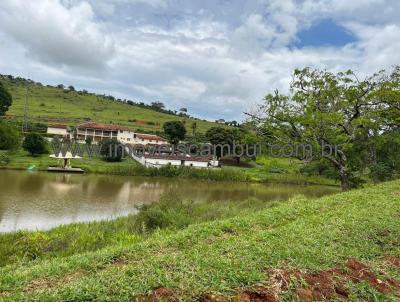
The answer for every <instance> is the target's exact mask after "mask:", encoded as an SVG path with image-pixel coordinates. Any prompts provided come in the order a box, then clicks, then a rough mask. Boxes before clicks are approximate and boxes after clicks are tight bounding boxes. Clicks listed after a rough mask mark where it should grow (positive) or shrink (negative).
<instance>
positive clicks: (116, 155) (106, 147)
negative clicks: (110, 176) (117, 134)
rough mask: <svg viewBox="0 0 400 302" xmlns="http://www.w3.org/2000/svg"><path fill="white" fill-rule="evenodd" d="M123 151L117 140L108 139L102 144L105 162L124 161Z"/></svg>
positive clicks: (101, 151) (101, 152) (101, 150)
mask: <svg viewBox="0 0 400 302" xmlns="http://www.w3.org/2000/svg"><path fill="white" fill-rule="evenodd" d="M123 152H124V151H123V150H122V148H121V144H120V143H119V142H118V140H117V139H115V138H114V139H107V140H104V141H102V142H101V149H100V154H101V155H102V156H103V157H104V159H105V160H107V161H110V162H119V161H121V160H122V155H123Z"/></svg>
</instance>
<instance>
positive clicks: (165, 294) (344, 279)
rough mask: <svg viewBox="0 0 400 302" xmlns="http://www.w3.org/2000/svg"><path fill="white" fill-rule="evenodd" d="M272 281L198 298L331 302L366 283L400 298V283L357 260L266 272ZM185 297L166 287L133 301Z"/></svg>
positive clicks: (395, 261)
mask: <svg viewBox="0 0 400 302" xmlns="http://www.w3.org/2000/svg"><path fill="white" fill-rule="evenodd" d="M384 261H385V262H386V263H388V264H390V265H393V266H395V267H400V259H399V258H396V257H386V258H384ZM267 274H268V276H269V281H268V283H267V286H265V287H257V288H254V289H251V290H245V291H238V292H236V293H234V294H233V295H231V296H224V295H220V294H210V293H205V294H203V295H200V296H198V297H197V299H196V300H197V301H198V302H228V301H233V302H242V301H243V302H279V301H280V299H279V296H280V295H281V294H285V296H287V295H289V296H292V298H293V299H295V300H298V301H306V302H309V301H310V302H311V301H332V300H341V301H342V300H344V301H346V300H348V299H349V292H348V289H347V286H346V285H347V284H348V283H349V282H350V283H359V282H367V283H368V284H369V285H370V286H371V287H373V288H375V289H376V290H377V291H379V292H381V293H382V294H384V295H393V294H394V295H395V296H397V297H399V298H400V282H399V281H398V280H395V279H392V278H390V277H388V276H387V275H386V274H385V273H384V272H379V273H378V274H377V273H375V272H373V271H372V270H371V269H370V267H368V266H367V265H366V264H364V263H362V262H361V261H359V260H357V259H355V258H349V259H348V260H347V262H346V264H345V269H340V268H333V269H328V270H324V271H318V272H302V271H299V270H290V269H288V268H286V269H272V270H269V271H267ZM179 300H182V297H180V296H178V295H176V294H175V293H174V291H173V290H171V289H167V288H158V289H155V290H154V291H153V292H152V293H151V294H149V295H145V296H140V297H137V298H135V299H134V301H137V302H145V301H149V302H158V301H171V302H175V301H179Z"/></svg>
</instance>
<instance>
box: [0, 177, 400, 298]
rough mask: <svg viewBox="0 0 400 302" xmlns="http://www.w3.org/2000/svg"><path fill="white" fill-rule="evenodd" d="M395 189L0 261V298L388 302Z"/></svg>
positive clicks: (394, 185) (395, 246)
mask: <svg viewBox="0 0 400 302" xmlns="http://www.w3.org/2000/svg"><path fill="white" fill-rule="evenodd" d="M399 188H400V181H393V182H388V183H384V184H380V185H376V186H370V187H367V188H365V189H361V190H355V191H351V192H346V193H340V194H336V195H331V196H326V197H323V198H320V199H315V200H307V199H305V198H302V197H298V198H295V199H292V200H290V201H287V202H282V203H278V204H276V205H275V206H273V207H270V208H266V209H261V210H259V211H256V212H254V213H248V212H247V213H243V214H238V215H237V216H236V217H234V218H230V219H225V220H217V221H214V222H206V223H199V224H193V225H191V226H189V227H187V228H186V229H184V230H181V231H174V230H172V229H171V230H168V229H167V230H160V231H156V232H155V233H153V234H152V235H149V236H148V237H147V238H146V237H145V238H143V239H139V238H137V237H135V236H131V237H129V235H128V234H125V238H126V244H114V245H110V246H109V247H107V248H104V249H102V250H99V251H96V252H87V253H83V254H76V255H74V256H68V257H55V258H52V259H48V260H37V261H36V262H20V263H17V264H12V265H9V266H6V267H3V268H0V299H1V298H2V299H3V301H146V300H147V301H176V300H179V299H180V300H185V301H193V300H200V301H227V298H229V299H232V300H233V301H293V300H298V299H300V300H303V301H311V300H313V299H315V300H330V301H331V300H335V301H341V300H350V301H398V295H399V293H400V283H399V281H398V280H400V258H399V256H400V241H399V240H400V220H399V215H400V190H399ZM108 223H112V222H103V224H104V225H107V224H108ZM74 228H75V232H79V230H80V228H83V229H85V230H86V231H87V228H90V226H89V225H85V226H84V227H83V226H82V227H81V226H80V225H76V226H75V227H74ZM41 236H42V237H41ZM43 236H44V235H39V234H38V236H36V237H37V238H44V237H43ZM59 236H61V229H60V231H59ZM128 238H130V240H128ZM76 244H79V243H78V242H77V243H76Z"/></svg>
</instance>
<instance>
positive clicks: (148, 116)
mask: <svg viewBox="0 0 400 302" xmlns="http://www.w3.org/2000/svg"><path fill="white" fill-rule="evenodd" d="M0 80H1V81H2V83H3V84H4V86H5V87H6V88H7V89H8V90H9V92H10V93H11V94H12V96H13V105H12V106H11V108H10V109H9V111H8V112H7V116H8V118H11V119H16V120H19V121H21V120H22V118H23V115H24V103H25V95H26V87H28V108H29V111H28V115H29V120H30V121H31V122H40V123H45V124H51V123H63V124H68V125H76V124H78V123H82V122H85V121H94V122H99V123H107V124H111V123H113V124H118V125H123V126H128V127H132V128H133V129H135V130H136V129H137V130H139V131H145V132H159V131H162V125H163V123H164V122H166V121H171V120H181V121H184V122H185V124H186V128H187V131H188V133H192V124H193V123H194V122H196V124H197V129H196V131H197V132H202V133H204V132H205V131H206V130H207V129H208V128H210V127H212V126H215V125H216V124H215V123H212V122H208V121H204V120H200V119H195V118H188V117H182V116H178V115H175V114H167V113H164V112H158V111H155V110H152V109H149V107H148V106H138V105H129V104H127V103H125V102H121V101H117V100H115V99H113V97H110V96H103V95H96V94H93V93H90V92H86V91H70V90H69V89H68V88H65V89H63V88H59V87H52V86H44V85H42V84H40V83H35V82H32V81H27V80H24V79H21V78H13V79H10V78H9V77H7V76H1V75H0Z"/></svg>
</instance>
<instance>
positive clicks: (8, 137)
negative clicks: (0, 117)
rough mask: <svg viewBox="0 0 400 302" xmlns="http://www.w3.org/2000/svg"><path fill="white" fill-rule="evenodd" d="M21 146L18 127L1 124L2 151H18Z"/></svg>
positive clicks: (0, 142) (0, 140) (0, 148)
mask: <svg viewBox="0 0 400 302" xmlns="http://www.w3.org/2000/svg"><path fill="white" fill-rule="evenodd" d="M19 145H20V135H19V132H18V129H17V127H15V126H14V125H12V124H10V123H6V122H0V150H17V149H18V147H19Z"/></svg>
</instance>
